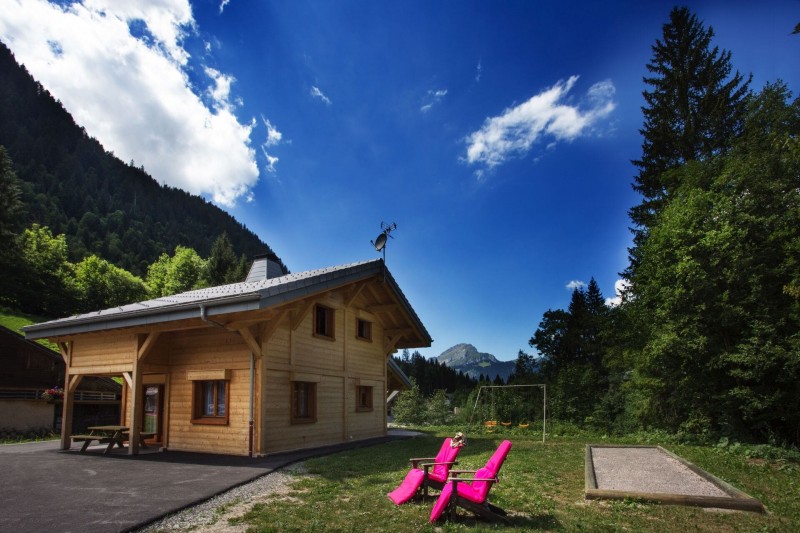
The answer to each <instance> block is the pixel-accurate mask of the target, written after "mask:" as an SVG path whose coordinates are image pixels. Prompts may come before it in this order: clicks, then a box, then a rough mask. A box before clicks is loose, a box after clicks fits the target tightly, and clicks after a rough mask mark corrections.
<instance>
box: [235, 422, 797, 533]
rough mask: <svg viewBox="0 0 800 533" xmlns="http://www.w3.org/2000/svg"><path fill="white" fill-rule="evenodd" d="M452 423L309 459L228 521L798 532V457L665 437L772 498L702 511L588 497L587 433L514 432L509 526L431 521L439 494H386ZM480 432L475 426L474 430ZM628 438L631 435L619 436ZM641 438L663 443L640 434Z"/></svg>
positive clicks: (497, 497)
mask: <svg viewBox="0 0 800 533" xmlns="http://www.w3.org/2000/svg"><path fill="white" fill-rule="evenodd" d="M454 431H455V429H451V430H442V431H438V432H433V431H432V432H429V433H427V434H426V435H425V436H422V437H417V438H414V439H407V440H402V441H394V442H391V443H387V444H381V445H378V446H371V447H368V448H361V449H353V450H350V451H347V452H342V453H338V454H336V455H331V456H328V457H322V458H318V459H313V460H309V461H307V462H306V463H305V467H306V470H307V472H308V474H309V475H297V476H296V477H295V478H294V481H293V483H292V485H291V488H290V490H289V492H288V494H281V495H274V496H273V497H271V498H270V499H269V500H267V502H266V503H259V504H256V505H255V506H253V508H252V509H251V510H250V511H249V512H248V513H247V514H246V515H244V517H242V518H239V519H234V520H232V521H231V522H233V523H239V524H241V525H246V526H247V527H248V528H249V530H250V531H320V532H323V531H393V532H397V531H465V530H473V529H498V530H506V529H515V530H522V531H658V532H662V531H663V532H669V531H675V532H681V533H685V532H688V531H714V532H717V531H719V532H723V531H724V532H727V531H746V532H751V531H764V532H767V531H786V532H797V531H800V465H798V464H797V463H795V462H787V461H774V460H773V461H770V460H764V459H748V458H747V457H745V456H744V455H741V454H737V453H732V452H731V451H730V450H725V449H720V448H714V447H701V446H684V445H671V444H667V445H665V446H664V447H665V448H667V449H669V450H670V451H672V452H674V453H676V454H678V455H680V456H682V457H684V458H685V459H687V460H689V461H691V462H693V463H695V464H696V465H698V466H700V467H701V468H703V469H705V470H706V471H708V472H710V473H712V474H714V475H716V476H717V477H719V478H721V479H723V480H725V481H727V482H728V483H730V484H732V485H734V486H735V487H737V488H739V489H740V490H743V491H744V492H746V493H748V494H750V495H751V496H753V497H755V498H758V499H759V500H761V501H762V502H763V503H764V504H765V505H766V507H767V509H768V512H767V513H766V514H756V513H747V512H731V511H720V510H704V509H700V508H691V507H680V506H667V505H657V504H646V503H640V502H636V501H620V502H598V501H593V502H588V501H585V500H584V499H583V489H584V450H585V445H586V444H588V443H598V442H604V443H608V442H609V441H608V440H603V441H601V440H600V439H599V438H598V439H588V440H587V438H586V437H560V438H559V437H554V438H552V439H549V440H548V442H547V443H545V444H543V443H542V441H541V435H540V434H539V435H535V434H534V435H530V436H527V435H509V436H508V438H509V439H510V440H511V441H512V442H513V444H514V447H513V449H512V450H511V453H510V454H509V456H508V459H507V460H506V462H505V464H504V466H503V468H502V470H501V471H500V484H498V485H495V486H494V487H493V488H492V490H491V492H490V495H489V496H490V498H489V499H490V501H492V502H493V503H495V504H497V505H499V506H500V507H502V508H504V509H505V510H506V511H508V512H509V516H510V517H511V520H512V522H513V526H512V527H508V526H504V525H493V524H489V523H486V522H483V521H480V520H476V519H475V518H473V517H472V516H471V515H469V514H468V513H466V512H465V511H463V510H460V515H459V516H460V518H459V520H458V521H456V522H440V523H438V524H436V525H431V524H429V522H428V518H429V515H430V510H431V507H432V504H433V501H429V502H425V503H408V504H405V505H403V506H400V507H397V506H395V505H394V504H393V503H392V502H391V501H389V499H388V498H387V497H386V493H388V492H389V491H391V490H393V489H394V488H395V487H396V486H397V485H398V484H399V483H400V481H402V479H403V477H404V476H405V474H406V472H407V471H408V468H409V466H408V458H409V457H420V456H432V455H435V453H436V451H438V449H439V446H440V445H441V441H442V438H444V437H445V436H448V435H452V434H453V433H454ZM476 431H477V430H476ZM467 437H468V446H467V447H466V448H464V449H463V450H462V451H461V454H460V455H459V462H460V464H459V468H462V469H474V468H478V467H481V466H483V464H484V463H485V462H486V460H487V459H488V458H489V456H490V455H491V454H492V452H493V451H494V449H495V448H496V446H497V445H498V444H499V443H500V442H501V441H502V440H503V439H504V438H505V436H504V435H503V434H502V433H500V432H498V433H493V434H470V433H469V432H468V433H467ZM619 442H620V443H631V440H630V439H628V440H620V441H619ZM639 443H640V444H658V443H655V442H639Z"/></svg>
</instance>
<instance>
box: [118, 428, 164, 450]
mask: <svg viewBox="0 0 800 533" xmlns="http://www.w3.org/2000/svg"><path fill="white" fill-rule="evenodd" d="M122 435H123V437H124V439H125V440H127V441H128V442H130V439H131V435H130V432H128V431H126V432H125V433H123V434H122ZM155 436H156V433H155V431H152V432H148V431H140V432H139V446H140V447H141V448H147V443H146V442H145V441H144V440H145V439H152V438H153V437H155Z"/></svg>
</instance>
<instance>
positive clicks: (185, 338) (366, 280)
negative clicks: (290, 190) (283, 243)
mask: <svg viewBox="0 0 800 533" xmlns="http://www.w3.org/2000/svg"><path fill="white" fill-rule="evenodd" d="M248 279H249V278H248ZM264 302H266V303H264ZM317 306H321V308H325V309H327V310H328V311H329V313H330V315H329V316H328V317H326V318H327V320H326V321H325V324H324V326H325V327H326V331H324V335H320V334H317V330H316V328H315V321H316V319H317V317H318V315H317V313H316V310H317V309H318V307H317ZM331 319H332V320H331ZM359 320H363V321H367V322H369V325H368V327H367V328H366V329H365V328H364V327H363V325H362V328H361V329H359V327H358V321H359ZM115 324H118V325H115ZM330 326H332V327H331V328H330V329H329V330H328V329H327V328H328V327H330ZM31 329H32V330H33V333H34V336H38V337H37V338H40V337H49V338H52V339H53V340H54V341H55V342H58V343H59V346H60V347H61V350H62V355H63V357H64V359H65V360H66V361H68V367H67V375H66V384H67V385H70V384H72V385H73V386H74V384H75V383H76V382H77V378H78V377H81V376H84V375H92V374H95V375H122V376H123V377H124V380H125V386H123V400H122V413H121V420H120V422H121V423H122V424H124V425H127V426H129V427H131V428H137V426H140V424H141V421H142V417H143V414H142V407H141V405H142V403H143V401H144V394H143V392H142V391H143V389H144V387H145V386H147V385H151V384H157V385H160V386H163V397H162V401H163V402H164V403H163V405H164V408H163V412H162V413H161V418H160V420H161V429H162V435H161V436H160V437H161V445H162V446H163V447H164V448H167V449H174V450H186V451H194V452H211V453H222V454H232V455H247V454H249V453H253V454H256V455H263V454H268V453H274V452H280V451H288V450H293V449H300V448H308V447H317V446H324V445H329V444H335V443H341V442H350V441H354V440H361V439H366V438H371V437H378V436H382V435H385V433H386V403H385V399H386V393H387V357H388V356H389V355H390V354H391V353H392V352H394V351H395V350H396V349H398V348H405V347H418V346H428V345H430V342H431V339H430V336H429V335H428V333H427V331H426V330H425V328H424V326H422V323H421V322H420V321H419V318H418V317H417V316H416V314H415V313H414V312H413V310H412V309H411V307H410V305H409V304H408V302H407V301H406V300H405V297H404V296H403V295H402V293H401V292H400V290H399V288H398V287H397V286H396V283H395V282H394V280H393V279H392V278H391V275H390V274H389V273H388V272H386V271H385V269H384V268H383V265H382V262H380V261H370V262H364V263H357V264H353V265H346V266H344V267H333V268H331V269H322V270H319V271H309V272H308V273H301V274H298V275H287V276H284V277H282V278H277V279H275V280H261V281H253V282H249V281H248V282H245V283H240V284H233V285H228V286H222V287H216V288H209V289H201V290H198V291H190V292H188V293H183V294H180V295H175V296H173V297H169V298H168V299H156V300H151V301H148V302H141V303H138V304H131V305H130V306H123V308H119V309H109V310H105V311H101V312H98V313H96V314H89V315H82V316H80V317H75V318H70V319H61V320H57V321H53V322H50V323H45V324H42V325H37V326H34V327H32V328H31ZM365 331H367V332H368V333H369V334H368V335H364V334H363V333H364V332H365ZM359 332H361V335H359ZM222 377H224V380H225V381H226V383H227V387H226V394H227V397H228V403H227V417H225V418H224V419H220V418H219V417H216V418H211V419H209V418H202V419H199V418H198V417H197V416H195V415H196V414H197V413H196V412H195V406H194V405H193V391H194V387H195V382H197V381H202V380H209V381H210V380H219V379H222ZM294 382H304V383H313V386H310V387H308V390H314V391H315V395H316V402H315V406H316V412H315V416H314V417H311V418H308V419H306V418H293V415H292V412H293V410H292V390H293V389H292V387H293V383H294ZM366 387H369V389H365V388H366ZM364 390H369V391H371V397H370V398H366V399H365V400H364V402H362V403H366V404H368V405H367V407H366V408H364V407H363V406H361V407H359V400H358V398H359V393H360V392H362V391H364ZM369 400H371V401H369ZM134 402H136V405H134ZM251 406H252V408H251ZM134 407H137V408H136V409H135V408H134ZM215 416H216V413H215ZM251 416H252V420H253V424H252V430H251V424H250V421H251ZM137 417H138V421H137V420H136V418H137ZM151 420H152V418H151ZM67 425H69V424H67ZM251 431H252V433H251ZM69 435H70V433H69V429H68V428H67V429H65V430H64V432H62V448H63V447H69ZM251 437H252V440H251ZM251 443H252V445H251ZM129 453H137V446H135V445H133V443H132V445H131V447H130V449H129Z"/></svg>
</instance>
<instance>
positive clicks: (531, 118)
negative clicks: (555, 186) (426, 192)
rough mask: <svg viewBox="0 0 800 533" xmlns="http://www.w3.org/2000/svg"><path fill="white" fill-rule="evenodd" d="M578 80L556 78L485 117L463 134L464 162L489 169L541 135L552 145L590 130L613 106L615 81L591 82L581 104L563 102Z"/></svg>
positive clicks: (525, 148) (517, 153)
mask: <svg viewBox="0 0 800 533" xmlns="http://www.w3.org/2000/svg"><path fill="white" fill-rule="evenodd" d="M577 81H578V76H572V77H571V78H569V79H568V80H567V81H559V82H558V83H556V84H555V85H553V86H552V87H550V88H549V89H546V90H544V91H542V92H540V93H539V94H537V95H534V96H532V97H531V98H530V99H528V100H527V101H526V102H523V103H522V104H519V105H517V106H515V107H510V108H508V109H506V110H505V111H503V113H502V114H501V115H499V116H496V117H490V118H487V119H486V120H485V121H484V123H483V126H481V128H480V129H479V130H478V131H475V132H473V133H471V134H470V135H469V136H467V138H466V142H467V157H466V160H467V162H468V163H470V164H482V165H484V167H485V168H488V169H492V168H494V167H496V166H497V165H500V164H502V163H504V162H505V161H506V160H507V159H508V158H509V157H512V156H515V155H524V154H525V153H527V152H528V151H529V150H530V149H531V147H532V146H533V144H534V143H535V142H537V141H539V140H540V139H541V138H542V137H543V136H549V137H551V138H553V139H554V140H553V141H551V142H550V145H552V144H553V142H557V141H572V140H574V139H576V138H577V137H579V136H581V135H584V134H586V133H587V132H589V131H591V127H592V126H593V125H594V124H595V123H596V122H597V121H599V120H600V119H602V118H604V117H606V116H608V115H609V114H610V113H611V112H612V111H613V110H614V108H615V107H616V104H615V102H614V101H613V100H612V98H613V96H614V90H615V89H614V84H613V83H611V81H608V80H606V81H601V82H599V83H596V84H594V85H593V86H592V87H590V88H589V90H588V91H587V93H586V98H585V99H584V101H583V102H582V105H570V104H568V103H564V100H565V99H566V96H567V95H568V93H569V92H570V91H571V90H572V88H573V86H574V85H575V83H576V82H577ZM548 147H550V146H549V145H548ZM482 174H483V173H481V175H482Z"/></svg>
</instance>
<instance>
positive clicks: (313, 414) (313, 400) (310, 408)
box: [289, 381, 317, 424]
mask: <svg viewBox="0 0 800 533" xmlns="http://www.w3.org/2000/svg"><path fill="white" fill-rule="evenodd" d="M289 383H290V384H289V420H290V422H291V423H292V424H314V423H316V422H317V384H316V382H313V381H291V382H289ZM298 386H300V387H301V388H302V390H301V391H298ZM298 392H301V393H304V394H305V396H306V398H305V402H304V404H305V406H306V414H305V416H303V415H302V414H300V415H299V414H298V407H299V404H298V403H297V393H298Z"/></svg>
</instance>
